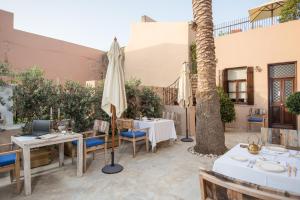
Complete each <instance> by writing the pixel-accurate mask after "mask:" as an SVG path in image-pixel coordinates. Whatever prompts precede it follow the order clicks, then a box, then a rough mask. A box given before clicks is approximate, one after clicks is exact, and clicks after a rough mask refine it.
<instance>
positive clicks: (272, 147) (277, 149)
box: [266, 146, 288, 153]
mask: <svg viewBox="0 0 300 200" xmlns="http://www.w3.org/2000/svg"><path fill="white" fill-rule="evenodd" d="M266 149H268V150H270V151H275V152H278V153H285V152H287V151H288V150H287V149H285V148H283V147H276V146H268V147H266Z"/></svg>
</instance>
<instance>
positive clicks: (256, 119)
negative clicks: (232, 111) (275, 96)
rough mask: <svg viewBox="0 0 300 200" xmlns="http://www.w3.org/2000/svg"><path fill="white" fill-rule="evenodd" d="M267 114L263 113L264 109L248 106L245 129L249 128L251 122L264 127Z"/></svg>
mask: <svg viewBox="0 0 300 200" xmlns="http://www.w3.org/2000/svg"><path fill="white" fill-rule="evenodd" d="M266 121H267V115H266V114H265V113H264V109H259V108H258V109H255V108H250V110H249V115H248V118H247V124H248V126H247V131H250V130H251V125H252V124H258V125H261V127H266V124H267V123H266Z"/></svg>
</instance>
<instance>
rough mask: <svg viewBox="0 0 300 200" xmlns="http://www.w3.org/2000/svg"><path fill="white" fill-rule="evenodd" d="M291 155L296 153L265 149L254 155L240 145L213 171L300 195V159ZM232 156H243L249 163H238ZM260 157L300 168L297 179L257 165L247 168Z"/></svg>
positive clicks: (218, 163)
mask: <svg viewBox="0 0 300 200" xmlns="http://www.w3.org/2000/svg"><path fill="white" fill-rule="evenodd" d="M290 153H291V154H296V151H292V150H289V152H287V153H284V154H274V153H271V152H268V150H267V149H264V148H263V149H262V151H261V152H260V153H259V155H252V154H250V153H248V151H247V149H246V148H241V147H240V144H239V145H237V146H235V147H234V148H232V149H231V150H230V151H228V152H227V153H225V154H224V155H223V156H221V157H220V158H218V159H217V160H216V161H215V163H214V166H213V171H214V172H217V173H219V174H223V175H225V176H228V177H232V178H236V179H239V180H242V181H246V182H249V183H254V184H257V185H261V186H267V187H270V188H274V189H279V190H284V191H288V192H292V193H296V194H300V159H299V158H295V157H289V154H290ZM232 156H243V157H246V158H248V161H246V162H240V161H236V160H233V159H232V158H231V157H232ZM260 157H264V158H266V159H268V160H273V161H279V162H280V163H281V164H282V165H284V166H286V164H290V165H292V166H296V167H297V168H298V172H297V176H296V177H295V176H294V175H293V173H292V176H290V177H289V176H288V174H287V171H286V172H283V173H273V172H266V171H263V170H261V169H260V168H258V167H257V166H256V165H254V166H253V168H250V167H248V166H247V165H248V163H249V161H250V160H256V161H257V162H258V161H259V158H260Z"/></svg>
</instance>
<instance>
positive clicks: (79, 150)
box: [77, 136, 83, 176]
mask: <svg viewBox="0 0 300 200" xmlns="http://www.w3.org/2000/svg"><path fill="white" fill-rule="evenodd" d="M82 170H83V139H82V136H81V137H79V138H78V143H77V176H82V173H83V172H82Z"/></svg>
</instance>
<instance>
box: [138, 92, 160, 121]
mask: <svg viewBox="0 0 300 200" xmlns="http://www.w3.org/2000/svg"><path fill="white" fill-rule="evenodd" d="M139 101H140V112H141V114H142V115H143V116H147V117H161V112H162V105H161V99H160V97H159V96H158V95H157V94H156V93H155V92H154V91H153V90H152V89H151V88H148V87H144V88H143V89H142V90H141V92H140V96H139Z"/></svg>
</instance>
